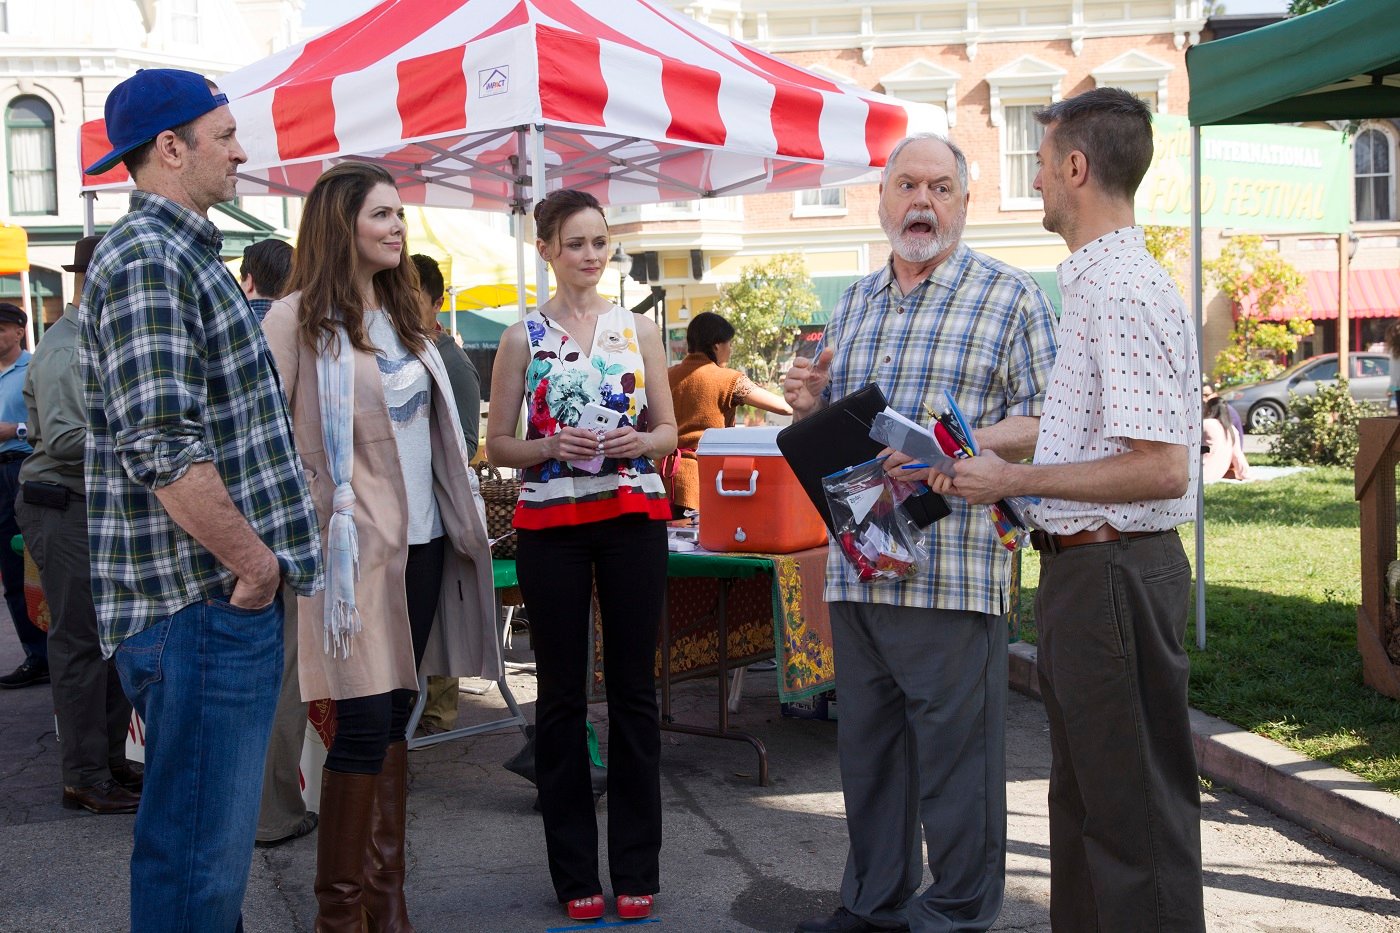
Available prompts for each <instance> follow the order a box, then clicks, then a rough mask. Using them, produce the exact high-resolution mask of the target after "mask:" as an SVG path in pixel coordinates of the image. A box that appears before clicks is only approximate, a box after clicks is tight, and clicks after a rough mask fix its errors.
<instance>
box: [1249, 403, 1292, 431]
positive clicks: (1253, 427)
mask: <svg viewBox="0 0 1400 933" xmlns="http://www.w3.org/2000/svg"><path fill="white" fill-rule="evenodd" d="M1284 414H1285V412H1284V410H1283V406H1282V405H1280V404H1279V403H1278V402H1260V403H1259V404H1258V405H1255V406H1254V407H1253V408H1251V409H1250V410H1249V420H1248V422H1246V423H1247V424H1248V426H1249V432H1250V433H1251V434H1267V433H1269V432H1270V431H1272V430H1273V429H1274V428H1275V427H1276V426H1277V425H1278V423H1279V422H1281V421H1282V420H1283V416H1284Z"/></svg>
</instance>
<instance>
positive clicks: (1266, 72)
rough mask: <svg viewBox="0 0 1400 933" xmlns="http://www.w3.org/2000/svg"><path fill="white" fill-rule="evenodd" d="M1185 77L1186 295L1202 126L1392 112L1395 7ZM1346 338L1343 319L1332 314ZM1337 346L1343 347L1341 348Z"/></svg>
mask: <svg viewBox="0 0 1400 933" xmlns="http://www.w3.org/2000/svg"><path fill="white" fill-rule="evenodd" d="M1186 74H1187V78H1188V80H1189V81H1190V85H1191V99H1190V104H1189V106H1188V113H1189V115H1190V118H1191V127H1192V134H1191V143H1192V146H1191V150H1192V158H1191V162H1192V169H1193V175H1194V183H1193V191H1192V202H1193V203H1192V209H1191V242H1192V252H1193V254H1194V257H1195V260H1194V262H1193V263H1192V265H1193V269H1192V279H1191V285H1192V302H1193V305H1194V310H1195V314H1196V336H1197V340H1199V339H1200V335H1201V326H1202V321H1203V318H1204V314H1203V311H1204V309H1203V307H1202V296H1201V160H1200V151H1201V131H1200V128H1201V127H1202V126H1213V125H1217V124H1227V123H1236V124H1238V123H1297V122H1303V121H1307V120H1364V119H1370V118H1384V117H1395V116H1400V10H1397V9H1396V4H1395V3H1394V2H1391V0H1386V2H1381V0H1337V2H1336V3H1333V4H1331V5H1330V6H1326V7H1323V8H1322V9H1320V10H1315V11H1313V12H1312V13H1307V14H1305V15H1303V16H1296V17H1293V18H1291V19H1286V20H1282V21H1280V22H1278V23H1274V24H1273V25H1270V26H1265V27H1264V28H1262V29H1256V30H1253V31H1251V32H1246V33H1241V34H1240V35H1237V36H1231V37H1229V38H1228V39H1217V40H1216V41H1214V42H1206V43H1203V44H1201V45H1197V46H1194V47H1192V48H1190V49H1187V50H1186ZM1338 323H1339V334H1342V335H1343V336H1342V337H1341V338H1340V339H1345V338H1344V333H1345V330H1344V329H1345V327H1346V322H1345V321H1344V320H1343V321H1339V322H1338ZM1342 349H1344V346H1343V347H1342ZM1202 502H1203V497H1200V496H1198V497H1197V506H1196V567H1197V568H1198V569H1201V572H1198V573H1197V575H1196V577H1197V586H1196V644H1197V645H1198V646H1199V647H1202V648H1204V647H1205V640H1206V630H1205V608H1206V607H1205V574H1204V571H1203V568H1204V567H1205V524H1204V521H1203V505H1202Z"/></svg>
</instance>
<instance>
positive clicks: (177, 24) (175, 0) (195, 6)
mask: <svg viewBox="0 0 1400 933" xmlns="http://www.w3.org/2000/svg"><path fill="white" fill-rule="evenodd" d="M165 2H166V3H168V4H169V7H168V9H169V11H170V12H169V14H168V15H169V17H170V39H171V41H172V42H177V43H180V44H182V45H198V44H199V38H200V30H199V0H165Z"/></svg>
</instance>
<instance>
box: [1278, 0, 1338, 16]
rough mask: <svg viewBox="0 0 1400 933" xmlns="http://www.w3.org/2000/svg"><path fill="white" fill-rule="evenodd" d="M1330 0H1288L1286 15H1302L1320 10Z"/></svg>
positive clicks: (1330, 0)
mask: <svg viewBox="0 0 1400 933" xmlns="http://www.w3.org/2000/svg"><path fill="white" fill-rule="evenodd" d="M1331 2H1332V0H1289V3H1288V15H1289V16H1302V15H1303V14H1304V13H1311V12H1312V11H1313V10H1320V9H1322V8H1323V7H1325V6H1327V5H1328V4H1330V3H1331Z"/></svg>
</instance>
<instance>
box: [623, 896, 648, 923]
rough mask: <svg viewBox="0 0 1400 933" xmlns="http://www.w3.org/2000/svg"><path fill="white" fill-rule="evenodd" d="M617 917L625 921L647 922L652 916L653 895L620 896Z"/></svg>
mask: <svg viewBox="0 0 1400 933" xmlns="http://www.w3.org/2000/svg"><path fill="white" fill-rule="evenodd" d="M617 915H618V917H620V918H622V919H623V920H645V919H646V918H647V917H650V916H651V895H650V894H637V895H632V894H619V895H618V896H617Z"/></svg>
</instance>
